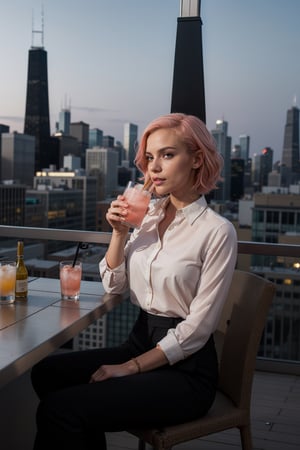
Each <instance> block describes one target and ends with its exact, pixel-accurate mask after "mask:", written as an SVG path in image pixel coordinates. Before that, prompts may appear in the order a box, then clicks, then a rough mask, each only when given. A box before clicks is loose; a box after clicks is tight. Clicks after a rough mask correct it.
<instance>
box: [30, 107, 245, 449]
mask: <svg viewBox="0 0 300 450" xmlns="http://www.w3.org/2000/svg"><path fill="white" fill-rule="evenodd" d="M136 165H137V167H138V168H139V170H140V171H141V172H142V173H143V177H144V184H145V186H146V187H148V188H150V189H151V191H152V192H153V200H152V201H151V203H150V207H149V210H148V212H147V214H146V216H145V218H144V220H143V222H142V224H141V226H140V227H139V228H136V229H134V230H133V232H132V234H131V236H130V239H129V240H127V239H128V226H127V225H126V215H127V213H128V203H127V202H126V199H125V197H124V196H123V195H119V196H118V197H117V198H116V199H115V200H113V201H112V203H111V205H110V208H109V209H108V211H107V215H106V218H107V220H108V222H109V223H110V225H111V227H112V230H113V231H112V237H111V242H110V245H109V247H108V250H107V253H106V255H105V258H103V260H102V261H101V262H100V274H101V277H102V282H103V286H104V288H105V290H106V291H107V292H110V293H124V292H126V291H129V293H130V300H131V302H132V303H133V304H134V305H136V306H137V308H139V314H138V318H137V321H136V323H135V325H134V327H133V329H132V331H131V333H130V335H129V337H128V339H127V340H126V342H124V344H122V345H121V346H119V347H117V348H104V349H95V350H90V351H82V352H72V353H69V354H62V355H54V356H51V357H49V358H47V359H46V360H44V361H42V362H41V363H39V364H38V365H37V366H35V367H34V368H33V371H32V381H33V386H34V388H35V390H36V392H37V394H38V395H39V397H40V399H41V402H40V405H39V408H38V413H37V426H38V433H37V438H36V442H35V449H36V450H38V449H43V450H47V449H48V448H49V449H50V448H51V449H53V448H56V450H58V449H62V448H72V449H73V450H74V449H93V450H94V449H96V448H97V449H105V447H106V442H105V431H120V430H126V429H130V428H135V429H136V428H138V427H141V428H148V427H153V426H155V427H159V426H165V425H171V424H172V425H175V424H177V423H181V422H184V421H189V420H192V419H194V418H196V417H199V416H201V415H204V414H206V412H207V411H208V410H209V408H210V406H211V405H212V402H213V400H214V397H215V391H216V386H217V381H218V362H217V355H216V350H215V346H214V340H213V333H214V331H215V329H216V326H217V324H218V320H219V317H220V313H221V311H222V307H223V305H224V301H225V299H226V296H227V292H228V289H229V286H230V282H231V278H232V274H233V271H234V268H235V263H236V255H237V239H236V233H235V229H234V227H233V225H232V224H231V223H230V222H229V221H228V220H226V219H225V218H224V217H221V216H220V215H218V214H217V213H216V212H214V211H213V210H212V209H211V208H210V207H209V206H208V204H207V202H206V199H205V196H204V194H207V193H209V192H210V191H211V190H212V189H215V188H216V187H217V183H218V181H219V180H220V174H221V169H222V158H221V156H220V155H219V153H218V152H217V149H216V145H215V142H214V140H213V138H212V136H211V135H210V133H209V132H208V130H207V128H206V126H205V125H204V123H203V122H202V121H201V120H200V119H198V118H197V117H194V116H191V115H186V114H180V113H173V114H168V115H165V116H162V117H158V118H157V119H155V120H154V121H152V122H151V123H150V124H149V125H148V127H147V128H146V129H145V131H144V133H143V136H142V138H141V142H140V145H139V148H138V151H137V155H136ZM64 446H66V447H64Z"/></svg>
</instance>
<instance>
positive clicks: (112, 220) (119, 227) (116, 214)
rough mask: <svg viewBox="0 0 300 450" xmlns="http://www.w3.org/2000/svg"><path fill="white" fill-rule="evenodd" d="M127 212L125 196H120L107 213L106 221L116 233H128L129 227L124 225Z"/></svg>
mask: <svg viewBox="0 0 300 450" xmlns="http://www.w3.org/2000/svg"><path fill="white" fill-rule="evenodd" d="M127 210H128V203H127V201H126V200H125V197H124V195H118V197H117V199H116V200H113V201H112V202H111V204H110V208H109V209H108V211H107V213H106V220H107V221H108V223H109V224H110V226H111V227H112V228H113V229H114V230H115V231H118V232H121V233H126V234H127V233H128V226H126V225H125V224H124V221H125V219H126V215H127Z"/></svg>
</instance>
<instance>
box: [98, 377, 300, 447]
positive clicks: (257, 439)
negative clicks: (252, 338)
mask: <svg viewBox="0 0 300 450" xmlns="http://www.w3.org/2000/svg"><path fill="white" fill-rule="evenodd" d="M252 393H253V395H252V436H253V444H254V447H253V450H296V449H297V450H299V448H300V377H299V376H296V375H285V374H284V375H282V374H275V373H268V372H258V371H257V372H256V373H255V377H254V383H253V391H252ZM107 444H108V446H107V447H108V450H124V449H126V450H127V449H129V450H131V449H132V450H137V448H138V440H137V438H135V437H134V436H131V435H130V434H128V433H125V432H123V433H108V434H107ZM241 448H242V447H241V441H240V435H239V431H238V430H237V429H232V430H228V431H224V432H222V433H217V434H213V435H210V436H208V437H206V438H201V439H195V440H193V441H190V442H187V443H184V444H180V445H178V446H176V449H178V450H201V449H203V450H229V449H233V450H234V449H241Z"/></svg>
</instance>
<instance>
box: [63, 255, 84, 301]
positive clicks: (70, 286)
mask: <svg viewBox="0 0 300 450" xmlns="http://www.w3.org/2000/svg"><path fill="white" fill-rule="evenodd" d="M81 275H82V263H81V262H80V261H76V263H75V265H74V266H73V263H72V261H61V262H60V272H59V278H60V290H61V298H62V299H63V300H78V299H79V294H80V283H81Z"/></svg>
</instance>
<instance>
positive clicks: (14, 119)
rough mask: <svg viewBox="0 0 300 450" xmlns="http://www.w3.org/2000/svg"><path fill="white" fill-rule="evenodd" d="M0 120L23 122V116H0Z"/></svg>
mask: <svg viewBox="0 0 300 450" xmlns="http://www.w3.org/2000/svg"><path fill="white" fill-rule="evenodd" d="M0 120H3V121H4V120H7V121H8V122H17V123H20V122H24V116H0Z"/></svg>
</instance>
